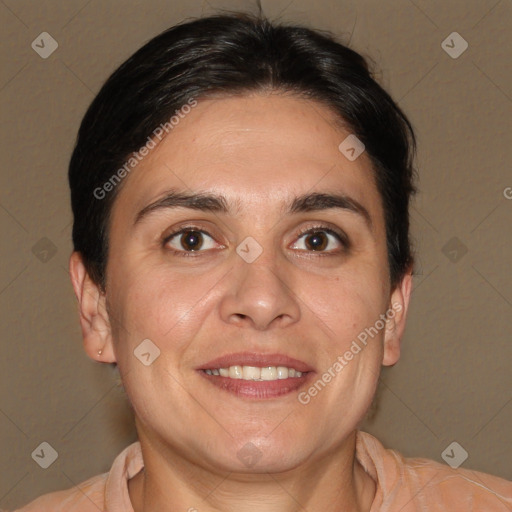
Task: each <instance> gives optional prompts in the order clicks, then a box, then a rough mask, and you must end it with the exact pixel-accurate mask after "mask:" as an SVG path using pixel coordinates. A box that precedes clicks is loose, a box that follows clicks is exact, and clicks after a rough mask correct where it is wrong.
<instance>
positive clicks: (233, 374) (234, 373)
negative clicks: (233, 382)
mask: <svg viewBox="0 0 512 512" xmlns="http://www.w3.org/2000/svg"><path fill="white" fill-rule="evenodd" d="M228 372H229V377H230V378H231V379H241V378H242V367H241V366H230V367H229V368H228Z"/></svg>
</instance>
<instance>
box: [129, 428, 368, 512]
mask: <svg viewBox="0 0 512 512" xmlns="http://www.w3.org/2000/svg"><path fill="white" fill-rule="evenodd" d="M355 438H356V434H355V432H352V434H350V436H349V437H348V438H347V439H346V440H345V441H344V443H343V444H342V446H339V447H337V449H335V450H330V451H329V453H328V454H327V455H325V456H324V457H322V458H318V459H316V460H308V461H305V462H304V463H303V464H301V465H300V466H298V467H296V468H294V469H291V470H288V471H284V472H279V473H251V474H247V473H230V472H222V471H219V472H215V471H212V470H211V468H205V467H202V466H200V465H198V464H196V463H192V462H190V460H188V459H186V458H185V457H183V456H182V454H180V453H178V451H176V450H173V449H172V447H166V450H162V447H161V446H158V447H155V446H154V445H153V444H152V443H150V442H148V441H147V440H145V439H144V437H143V436H141V446H142V453H143V458H144V464H145V468H144V471H141V472H140V473H138V474H137V475H136V476H135V477H134V478H132V479H131V480H130V481H129V483H128V484H129V485H128V488H129V494H130V499H131V501H132V504H133V508H134V511H135V512H151V511H153V510H158V511H159V512H168V511H169V512H170V511H171V510H172V511H174V510H183V511H190V512H195V511H199V512H220V511H225V510H237V511H238V512H256V511H258V512H259V511H260V510H261V508H262V504H264V508H265V511H268V512H295V511H297V510H303V509H307V510H322V511H324V512H340V511H343V512H367V511H369V510H370V507H371V503H372V501H373V498H374V496H375V482H374V481H373V480H372V478H371V477H370V476H369V475H368V474H367V473H366V472H365V471H364V469H363V468H362V466H361V465H360V463H359V462H358V461H357V460H356V459H355Z"/></svg>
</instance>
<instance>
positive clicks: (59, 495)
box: [14, 442, 144, 512]
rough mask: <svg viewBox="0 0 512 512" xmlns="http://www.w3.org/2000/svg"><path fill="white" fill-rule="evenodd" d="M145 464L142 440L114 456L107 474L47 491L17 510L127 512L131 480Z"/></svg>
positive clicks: (23, 511) (25, 511)
mask: <svg viewBox="0 0 512 512" xmlns="http://www.w3.org/2000/svg"><path fill="white" fill-rule="evenodd" d="M143 465H144V461H143V459H142V451H141V448H140V443H139V442H135V443H133V444H131V445H129V446H127V447H126V448H125V449H124V450H123V451H122V452H121V453H120V454H119V455H118V456H117V457H116V458H115V460H114V462H113V464H112V467H111V468H110V471H109V472H108V473H103V474H101V475H98V476H94V477H92V478H90V479H89V480H86V481H85V482H82V483H81V484H78V485H75V486H74V487H72V488H71V489H68V490H65V491H58V492H53V493H50V494H45V495H44V496H41V497H39V498H37V499H36V500H34V501H32V502H31V503H29V504H28V505H26V506H25V507H23V508H21V509H18V510H15V511H14V512H98V511H100V510H112V511H113V510H122V511H123V512H128V511H129V510H130V509H131V507H130V505H129V502H130V498H129V495H128V480H129V479H130V478H132V477H133V476H134V475H136V474H137V473H138V472H139V471H140V470H141V469H142V467H143ZM131 512H133V509H131Z"/></svg>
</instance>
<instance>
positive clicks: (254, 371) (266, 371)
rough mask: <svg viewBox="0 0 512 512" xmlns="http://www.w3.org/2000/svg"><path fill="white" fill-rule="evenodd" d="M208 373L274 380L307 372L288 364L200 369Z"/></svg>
mask: <svg viewBox="0 0 512 512" xmlns="http://www.w3.org/2000/svg"><path fill="white" fill-rule="evenodd" d="M202 371H204V372H206V373H207V374H208V375H217V376H219V377H224V378H228V379H239V380H249V381H275V380H284V379H288V378H299V377H302V376H303V375H305V374H307V373H309V372H299V371H298V370H296V369H295V368H291V367H288V366H263V367H259V366H241V365H233V366H229V367H227V368H208V369H205V370H202Z"/></svg>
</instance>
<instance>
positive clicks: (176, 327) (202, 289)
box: [112, 265, 218, 358]
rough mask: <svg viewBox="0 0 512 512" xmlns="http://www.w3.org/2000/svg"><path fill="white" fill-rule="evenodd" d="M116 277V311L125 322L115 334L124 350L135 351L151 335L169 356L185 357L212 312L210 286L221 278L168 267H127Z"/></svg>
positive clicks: (113, 306)
mask: <svg viewBox="0 0 512 512" xmlns="http://www.w3.org/2000/svg"><path fill="white" fill-rule="evenodd" d="M141 267H142V265H141ZM123 275H124V276H126V277H125V278H124V279H123ZM115 279H116V280H114V279H113V280H112V288H113V289H115V290H117V293H116V297H115V299H114V300H113V301H112V313H113V316H114V317H115V318H117V319H119V320H120V322H122V328H121V329H117V331H116V333H115V335H114V338H115V342H116V344H117V349H118V355H119V356H122V354H123V353H125V354H126V355H127V356H130V355H131V354H132V353H133V350H134V349H135V347H136V346H137V345H138V344H139V343H141V342H142V340H145V339H150V340H151V341H152V342H153V343H155V345H156V346H157V347H158V348H159V349H160V350H161V351H165V355H166V357H169V358H179V356H180V353H181V352H182V351H183V350H184V349H185V347H186V346H187V345H188V343H189V342H190V340H193V339H194V336H195V335H196V333H197V332H198V331H199V329H200V328H201V325H202V323H203V322H202V320H203V318H204V316H205V315H206V314H207V313H206V311H205V307H206V306H205V305H207V304H208V296H209V293H208V291H209V290H210V289H212V288H214V284H215V282H216V281H218V278H217V279H216V276H214V275H202V276H192V275H188V276H186V275H183V274H182V273H181V274H180V272H176V271H169V270H168V269H166V268H165V267H164V266H160V267H156V266H155V267H146V269H141V268H139V269H138V270H135V269H131V270H130V269H126V268H125V269H123V272H119V274H118V275H117V276H116V277H115ZM173 354H174V355H173Z"/></svg>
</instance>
